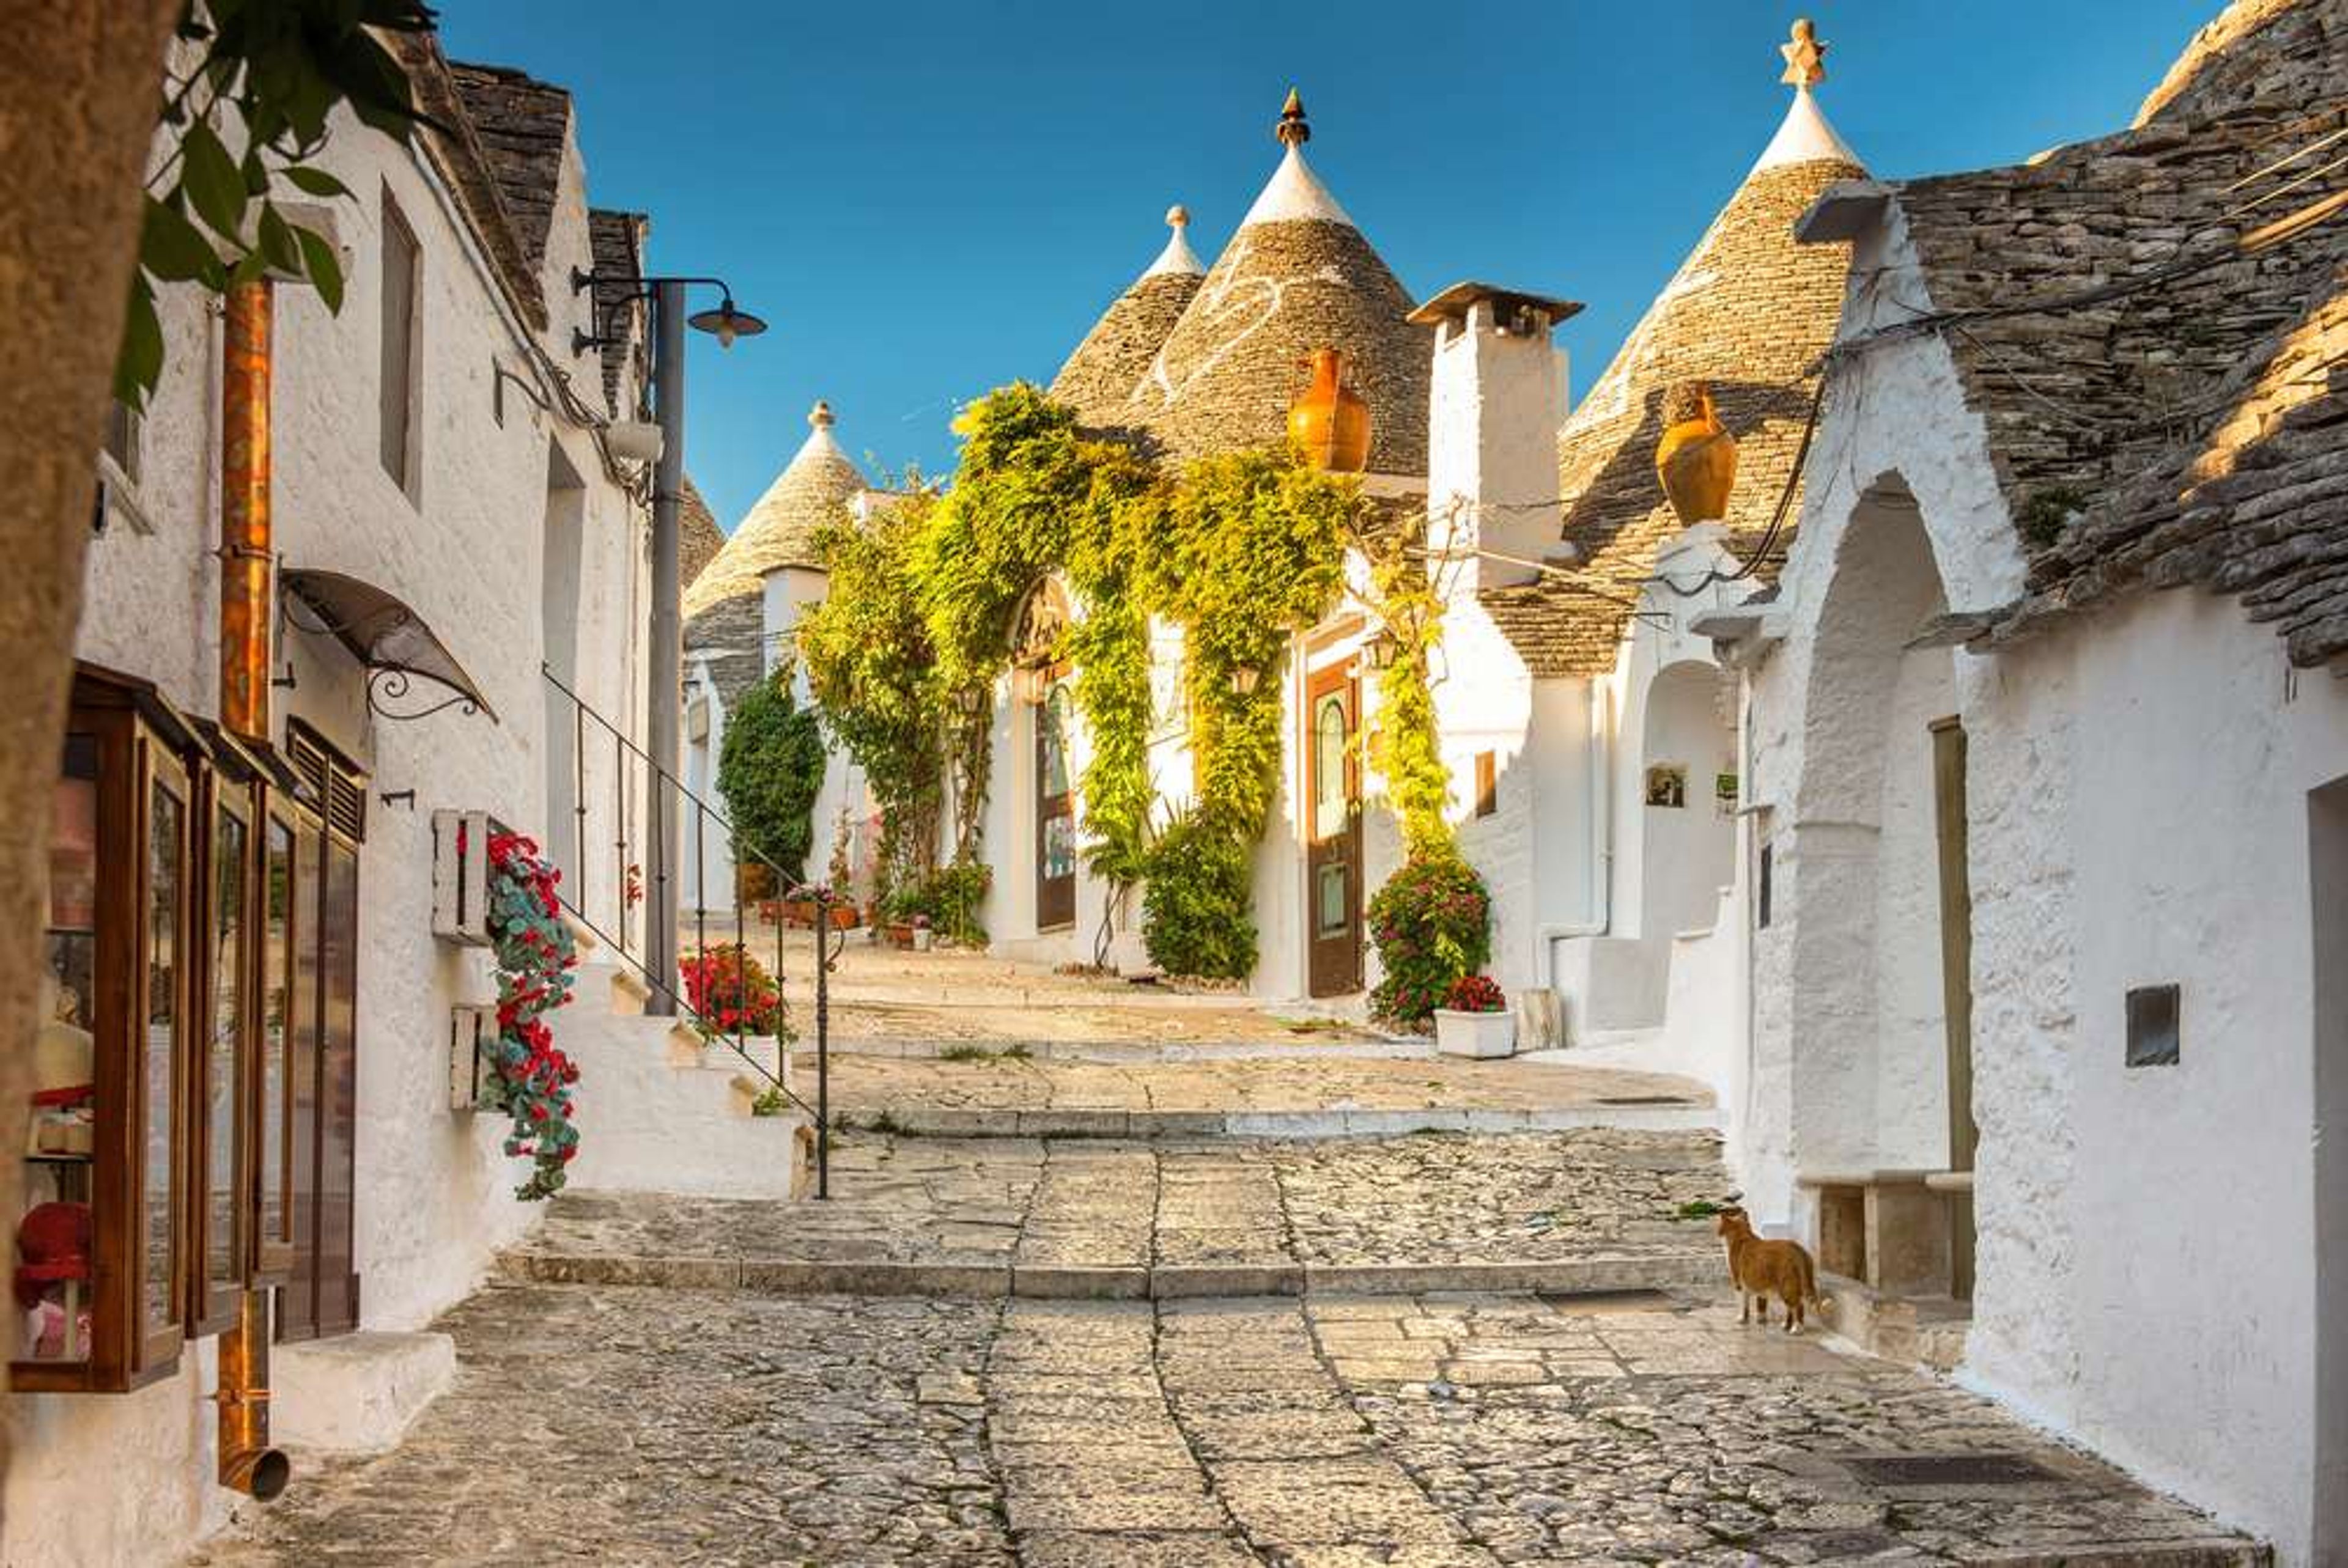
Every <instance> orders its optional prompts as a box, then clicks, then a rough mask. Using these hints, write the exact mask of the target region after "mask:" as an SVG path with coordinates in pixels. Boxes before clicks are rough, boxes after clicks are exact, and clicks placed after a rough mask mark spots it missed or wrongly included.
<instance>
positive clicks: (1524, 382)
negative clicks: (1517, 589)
mask: <svg viewBox="0 0 2348 1568" xmlns="http://www.w3.org/2000/svg"><path fill="white" fill-rule="evenodd" d="M1580 309H1581V306H1580V305H1578V304H1575V303H1573V302H1571V301H1570V300H1553V299H1549V298H1546V297H1544V296H1542V295H1540V294H1527V293H1521V292H1517V291H1515V290H1510V289H1498V288H1494V287H1493V286H1492V285H1490V284H1488V283H1455V284H1454V285H1452V286H1451V287H1450V288H1447V289H1446V290H1444V291H1443V292H1441V293H1439V294H1437V295H1436V296H1435V298H1433V299H1431V300H1429V301H1427V302H1426V303H1425V304H1423V305H1421V306H1419V308H1418V309H1417V310H1416V311H1414V312H1412V313H1411V317H1410V319H1411V320H1412V321H1414V322H1417V323H1421V324H1432V325H1433V326H1434V327H1435V329H1436V333H1435V376H1434V398H1433V405H1432V407H1431V409H1430V410H1429V415H1428V426H1427V443H1426V465H1427V466H1426V505H1427V545H1428V548H1429V552H1430V553H1429V559H1428V569H1429V570H1430V572H1436V573H1440V574H1441V580H1444V581H1446V582H1447V583H1448V584H1449V585H1450V587H1451V588H1452V589H1453V591H1454V592H1457V593H1466V594H1472V593H1474V592H1475V591H1476V590H1477V589H1478V588H1481V587H1498V586H1500V585H1503V584H1507V583H1518V582H1530V581H1532V580H1533V579H1534V578H1536V577H1537V576H1539V575H1540V571H1539V569H1538V568H1537V567H1535V566H1532V565H1529V564H1518V563H1519V562H1523V563H1529V562H1535V561H1539V560H1540V559H1541V558H1542V557H1543V556H1546V555H1552V554H1554V553H1556V550H1557V548H1558V545H1557V538H1558V526H1559V513H1558V507H1557V427H1558V425H1559V423H1560V420H1561V419H1562V418H1563V416H1564V408H1563V402H1564V394H1565V376H1564V372H1565V364H1564V360H1563V358H1562V356H1560V354H1559V353H1558V350H1557V347H1556V345H1555V344H1554V343H1551V342H1550V333H1551V331H1553V330H1554V329H1555V327H1556V326H1557V323H1560V322H1561V321H1563V320H1565V318H1566V317H1568V316H1570V315H1571V314H1573V313H1575V312H1576V311H1579V310H1580ZM1496 557H1508V558H1512V559H1495V558H1496Z"/></svg>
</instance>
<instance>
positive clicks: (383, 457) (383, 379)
mask: <svg viewBox="0 0 2348 1568" xmlns="http://www.w3.org/2000/svg"><path fill="white" fill-rule="evenodd" d="M382 213H383V231H382V235H381V237H380V251H379V253H378V256H377V261H378V265H377V268H376V279H377V282H379V284H380V285H381V287H382V290H383V302H382V305H383V308H382V311H381V313H380V321H379V323H378V328H379V339H378V342H377V344H376V456H377V457H378V459H379V460H380V461H381V463H382V464H383V471H384V472H385V473H386V474H387V475H389V476H390V477H391V480H392V482H393V483H394V484H396V485H397V486H398V487H399V489H400V493H401V494H403V495H405V496H407V498H408V499H409V500H411V501H413V500H415V499H416V498H417V495H418V493H419V492H420V491H421V490H422V488H423V472H424V465H423V461H422V456H421V453H420V451H419V447H420V445H421V443H420V440H419V436H420V435H421V432H422V427H423V423H424V419H423V414H424V409H423V401H424V399H423V385H424V375H423V361H424V330H423V322H424V246H423V244H422V243H421V242H420V241H418V240H417V237H416V228H415V225H413V224H411V223H409V222H408V220H407V214H405V213H403V212H402V211H401V210H399V203H398V201H397V200H395V199H394V198H393V196H392V194H391V187H390V186H388V185H386V186H385V187H384V188H383V201H382ZM395 246H396V247H398V248H399V249H400V250H401V251H403V252H404V253H405V255H406V257H407V290H406V295H405V298H401V297H400V296H399V295H398V294H397V293H396V292H395V291H394V290H393V288H392V286H391V282H392V277H393V272H392V267H391V254H392V251H393V248H394V247H395ZM395 333H396V334H397V335H398V336H399V337H400V338H401V339H402V340H403V341H402V343H401V344H400V347H399V351H398V355H397V359H396V364H395V360H394V356H393V350H392V339H393V336H394V334H395ZM395 374H396V375H397V377H398V384H397V385H396V386H394V385H393V378H394V375H395Z"/></svg>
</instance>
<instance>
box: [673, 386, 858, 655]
mask: <svg viewBox="0 0 2348 1568" xmlns="http://www.w3.org/2000/svg"><path fill="white" fill-rule="evenodd" d="M808 425H812V426H813V427H814V428H813V429H811V430H810V431H809V432H808V438H807V440H806V442H805V443H804V444H803V445H801V446H800V447H799V449H798V454H797V455H796V456H793V457H792V458H791V460H790V462H789V463H788V465H786V466H784V468H783V471H782V472H781V473H780V474H778V475H777V476H776V477H775V482H774V483H773V484H771V485H769V486H767V493H766V494H765V495H763V496H761V497H758V500H757V505H755V506H753V507H751V508H750V510H749V513H748V515H747V516H746V517H745V518H743V519H742V521H741V524H740V526H739V527H737V528H735V530H734V533H733V536H732V537H731V538H728V539H727V540H726V548H723V549H721V550H719V551H718V552H717V555H716V559H713V560H711V561H710V563H709V564H708V566H706V567H705V568H704V569H702V572H701V575H700V576H698V577H696V578H695V579H693V586H692V587H691V588H689V589H686V590H685V619H686V620H692V619H693V618H694V617H695V616H697V615H699V614H700V613H701V612H702V611H704V610H707V609H709V608H710V607H711V606H713V605H716V604H718V603H720V602H722V601H723V600H729V599H736V598H739V597H741V596H742V595H745V594H759V593H763V592H764V591H765V587H766V584H765V577H766V574H767V573H768V572H770V571H773V570H774V569H776V568H778V567H786V566H805V567H815V566H820V565H822V562H820V561H819V560H818V559H816V552H815V536H816V533H817V531H818V530H819V529H820V528H824V527H826V526H827V525H829V524H831V523H838V522H845V521H847V520H848V518H849V507H850V504H851V503H852V502H853V501H854V500H855V499H856V497H857V496H858V495H859V494H860V493H861V492H862V491H863V489H864V488H865V484H864V473H863V470H861V469H860V468H859V467H857V466H856V465H855V463H854V462H853V461H851V460H850V457H849V456H848V454H847V453H845V452H843V451H841V450H840V449H839V442H837V441H835V440H833V439H832V436H831V407H830V405H829V404H823V403H819V404H817V405H815V408H814V410H813V411H812V412H811V413H809V414H808Z"/></svg>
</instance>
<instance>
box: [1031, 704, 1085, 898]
mask: <svg viewBox="0 0 2348 1568" xmlns="http://www.w3.org/2000/svg"><path fill="white" fill-rule="evenodd" d="M1074 713H1075V699H1074V697H1073V695H1072V694H1071V693H1070V692H1069V690H1068V683H1067V682H1066V679H1064V678H1061V677H1060V675H1059V674H1058V672H1055V674H1054V676H1053V677H1052V678H1050V679H1049V680H1048V681H1047V682H1046V684H1045V688H1044V700H1043V701H1042V702H1038V703H1036V704H1035V928H1036V929H1037V930H1038V931H1049V930H1054V929H1057V928H1059V927H1066V926H1073V925H1075V924H1076V787H1075V784H1074V782H1073V781H1072V780H1071V779H1070V777H1069V774H1068V735H1069V733H1070V731H1071V729H1072V726H1073V716H1074Z"/></svg>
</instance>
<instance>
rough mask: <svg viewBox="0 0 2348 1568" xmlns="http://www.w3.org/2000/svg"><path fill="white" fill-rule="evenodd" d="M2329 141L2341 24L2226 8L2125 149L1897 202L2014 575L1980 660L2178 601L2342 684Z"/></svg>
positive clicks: (2339, 99) (2312, 10)
mask: <svg viewBox="0 0 2348 1568" xmlns="http://www.w3.org/2000/svg"><path fill="white" fill-rule="evenodd" d="M2343 130H2348V0H2296V3H2279V0H2243V3H2242V4H2239V5H2235V6H2233V7H2231V8H2230V10H2229V11H2228V12H2226V13H2225V14H2224V15H2221V16H2220V17H2219V19H2218V21H2217V22H2216V23H2213V24H2212V25H2211V26H2210V27H2209V28H2207V29H2204V31H2203V33H2202V34H2201V35H2199V36H2197V38H2196V39H2195V40H2194V43H2193V45H2192V46H2190V47H2188V50H2187V52H2186V56H2185V57H2184V58H2183V59H2181V60H2180V61H2179V63H2178V67H2177V68H2176V69H2175V70H2173V71H2172V72H2171V73H2170V74H2169V77H2168V80H2166V81H2165V82H2164V83H2163V84H2162V86H2161V87H2160V88H2159V89H2158V90H2157V91H2156V92H2155V94H2154V95H2153V97H2152V98H2151V99H2149V100H2147V110H2146V114H2145V116H2144V117H2143V118H2141V119H2140V121H2139V122H2138V124H2137V126H2136V127H2135V128H2132V129H2130V130H2127V131H2125V132H2122V133H2120V134H2118V135H2116V136H2112V137H2106V138H2102V139H2100V140H2096V141H2091V142H2085V143H2081V144H2079V145H2076V146H2073V147H2066V148H2063V149H2058V150H2057V151H2055V152H2054V153H2051V154H2049V155H2047V156H2045V157H2044V158H2043V159H2039V160H2036V161H2034V162H2033V163H2031V164H2028V165H2024V166H2022V167H2018V168H2010V169H1990V170H1986V171H1982V172H1978V173H1971V174H1962V175H1955V176H1951V177H1948V178H1945V179H1926V180H1919V181H1916V182H1913V183H1910V184H1908V185H1904V186H1901V187H1900V188H1898V191H1897V198H1896V199H1897V200H1898V201H1899V203H1900V209H1901V210H1902V212H1903V214H1904V216H1905V218H1906V220H1907V224H1908V229H1909V232H1910V236H1911V238H1912V239H1913V241H1914V242H1915V245H1916V248H1917V251H1918V254H1919V256H1920V258H1921V263H1922V267H1923V271H1924V275H1925V279H1926V283H1927V286H1928V288H1929V289H1930V291H1931V300H1930V301H1929V305H1930V307H1931V309H1932V310H1933V311H1934V312H1938V313H1950V314H1949V315H1947V316H1946V317H1945V318H1942V319H1941V320H1940V321H1939V323H1938V330H1939V331H1940V332H1941V336H1942V337H1943V339H1944V341H1946V342H1947V343H1948V345H1949V348H1950V351H1951V353H1952V354H1953V356H1954V357H1955V360H1956V364H1957V367H1958V371H1959V374H1960V377H1961V379H1962V384H1963V390H1964V395H1965V397H1966V400H1967V402H1968V404H1969V405H1971V406H1972V408H1973V409H1974V410H1975V411H1976V412H1977V413H1978V414H1979V415H1981V417H1982V420H1983V422H1984V424H1985V425H1986V427H1987V430H1988V436H1989V446H1990V455H1991V459H1992V462H1993V466H1994V467H1995V470H1996V477H1997V480H1998V483H1999V485H2000V487H2001V488H2002V489H2003V493H2004V496H2005V498H2006V501H2007V504H2008V507H2009V509H2010V511H2011V513H2012V515H2013V518H2014V520H2015V524H2016V528H2017V530H2018V531H2019V532H2020V533H2021V534H2022V536H2023V538H2024V546H2025V548H2030V549H2031V550H2032V559H2031V566H2030V578H2029V585H2028V590H2027V594H2026V596H2025V597H2024V599H2023V600H2021V601H2020V602H2019V603H2017V604H2015V605H2013V606H2009V607H2006V608H2005V610H2004V612H2003V615H2002V616H2001V618H2000V620H1999V622H1998V625H1997V629H1996V630H1995V632H1994V633H1993V636H1994V637H1996V638H1999V639H2005V638H2011V637H2013V636H2018V635H2021V634H2023V633H2024V632H2026V631H2028V630H2032V629H2034V628H2035V627H2037V626H2039V625H2042V624H2044V623H2046V622H2048V621H2050V620H2055V619H2058V618H2061V617H2063V616H2065V615H2068V614H2071V613H2073V612H2075V611H2077V610H2082V609H2085V608H2086V607H2088V606H2091V605H2094V604H2096V603H2098V602H2100V601H2102V600H2106V599H2108V598H2109V597H2110V596H2112V595H2113V594H2115V593H2117V592H2119V591H2122V590H2124V589H2129V588H2132V587H2136V586H2154V587H2176V586H2181V585H2185V584H2199V585H2201V586H2204V587H2206V588H2209V589H2214V590H2217V591H2219V592H2224V593H2230V594H2236V595H2240V597H2241V600H2242V602H2243V604H2244V605H2245V607H2246V608H2247V609H2248V610H2249V611H2250V615H2251V617H2252V618H2253V619H2254V620H2271V621H2273V622H2274V623H2275V624H2276V627H2277V630H2279V631H2280V632H2281V634H2282V635H2283V637H2284V638H2285V639H2286V640H2287V643H2288V647H2289V651H2290V657H2291V659H2292V661H2294V662H2296V663H2298V664H2301V665H2302V666H2313V665H2317V664H2321V663H2324V662H2327V661H2340V662H2341V663H2342V664H2343V668H2348V299H2343V280H2348V216H2343V214H2342V213H2341V212H2340V211H2339V210H2338V209H2339V208H2341V207H2342V206H2343V205H2348V175H2343V173H2341V172H2340V171H2339V170H2336V169H2334V170H2331V171H2329V172H2325V171H2324V166H2325V165H2327V164H2329V163H2331V162H2333V160H2334V159H2338V158H2339V157H2340V155H2341V153H2342V152H2343V150H2348V149H2343V147H2342V146H2341V144H2340V142H2338V141H2332V142H2326V141H2324V138H2328V137H2332V136H2333V135H2335V134H2336V133H2341V132H2343ZM2302 177H2304V178H2302ZM2293 180H2300V181H2301V182H2300V183H2298V184H2297V185H2295V186H2293V185H2291V183H2290V182H2291V181H2293ZM2327 197H2334V198H2336V199H2337V200H2334V201H2333V209H2334V210H2333V212H2332V214H2331V216H2330V217H2329V220H2319V221H2314V222H2312V223H2310V224H2307V225H2306V226H2304V227H2302V228H2299V229H2297V230H2295V231H2291V232H2289V233H2288V234H2287V235H2286V236H2285V237H2281V238H2277V239H2275V240H2273V241H2272V242H2271V243H2261V244H2258V245H2256V246H2255V248H2245V247H2244V245H2243V244H2242V243H2241V242H2242V241H2244V240H2245V237H2246V236H2250V235H2252V234H2253V233H2254V232H2255V231H2257V230H2259V229H2260V227H2261V226H2265V225H2271V224H2273V223H2275V222H2276V221H2277V220H2284V219H2287V218H2290V217H2291V216H2292V215H2293V214H2296V213H2303V212H2305V211H2306V210H2308V209H2309V208H2310V207H2311V206H2313V205H2314V204H2317V203H2319V202H2322V201H2323V200H2325V199H2326V198H2327ZM2041 303H2043V304H2044V305H2046V306H2047V307H2049V308H2045V309H2027V308H2017V306H2024V307H2027V306H2031V305H2035V304H2041Z"/></svg>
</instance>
